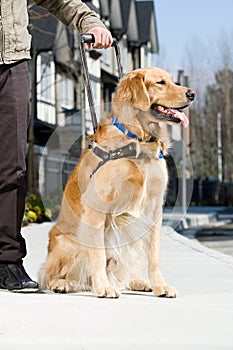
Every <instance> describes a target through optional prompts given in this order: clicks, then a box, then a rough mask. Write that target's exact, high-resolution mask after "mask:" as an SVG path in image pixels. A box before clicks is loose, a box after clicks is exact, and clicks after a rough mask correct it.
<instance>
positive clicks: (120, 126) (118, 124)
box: [112, 116, 142, 141]
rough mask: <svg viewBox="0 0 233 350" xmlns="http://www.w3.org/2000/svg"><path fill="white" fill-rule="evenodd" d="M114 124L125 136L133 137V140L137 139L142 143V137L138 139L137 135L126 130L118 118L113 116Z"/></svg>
mask: <svg viewBox="0 0 233 350" xmlns="http://www.w3.org/2000/svg"><path fill="white" fill-rule="evenodd" d="M112 124H113V125H114V126H115V127H116V128H117V129H119V130H120V131H121V132H123V134H125V135H126V136H129V137H131V139H135V140H138V141H142V139H141V138H140V137H138V136H137V135H135V134H134V133H133V132H131V131H130V130H128V129H126V127H125V126H124V125H123V124H121V123H120V122H119V121H118V120H117V118H116V117H114V116H112Z"/></svg>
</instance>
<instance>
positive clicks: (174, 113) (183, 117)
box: [167, 108, 189, 128]
mask: <svg viewBox="0 0 233 350" xmlns="http://www.w3.org/2000/svg"><path fill="white" fill-rule="evenodd" d="M167 111H168V113H170V114H172V116H173V117H175V118H177V119H180V121H181V123H182V125H183V127H184V128H187V126H188V125H189V120H188V118H187V117H186V115H185V113H184V112H180V111H178V110H177V109H173V108H168V109H167Z"/></svg>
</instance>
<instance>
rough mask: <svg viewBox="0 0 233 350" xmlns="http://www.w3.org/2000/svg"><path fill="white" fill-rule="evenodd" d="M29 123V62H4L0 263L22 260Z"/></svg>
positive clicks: (0, 82)
mask: <svg viewBox="0 0 233 350" xmlns="http://www.w3.org/2000/svg"><path fill="white" fill-rule="evenodd" d="M28 122H29V80H28V63H27V62H26V61H20V62H17V63H15V64H10V65H6V64H4V65H0V263H20V262H21V260H22V258H23V257H24V256H25V255H26V246H25V241H24V239H23V238H22V236H21V233H20V231H21V223H22V217H23V213H24V206H25V184H24V174H25V171H26V166H25V153H26V142H27V128H28Z"/></svg>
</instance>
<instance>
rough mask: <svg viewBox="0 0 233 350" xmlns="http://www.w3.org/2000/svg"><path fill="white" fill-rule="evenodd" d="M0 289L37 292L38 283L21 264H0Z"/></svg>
mask: <svg viewBox="0 0 233 350" xmlns="http://www.w3.org/2000/svg"><path fill="white" fill-rule="evenodd" d="M0 289H8V290H9V291H11V292H17V293H33V292H37V291H38V289H39V287H38V283H37V282H34V281H32V280H31V278H30V277H29V276H28V274H27V273H26V271H25V269H24V267H23V265H22V264H0Z"/></svg>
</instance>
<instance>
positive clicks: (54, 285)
mask: <svg viewBox="0 0 233 350" xmlns="http://www.w3.org/2000/svg"><path fill="white" fill-rule="evenodd" d="M48 288H49V289H50V290H52V291H53V292H54V293H69V292H71V285H70V283H69V282H67V281H66V280H65V279H52V280H51V281H50V282H49V283H48Z"/></svg>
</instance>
